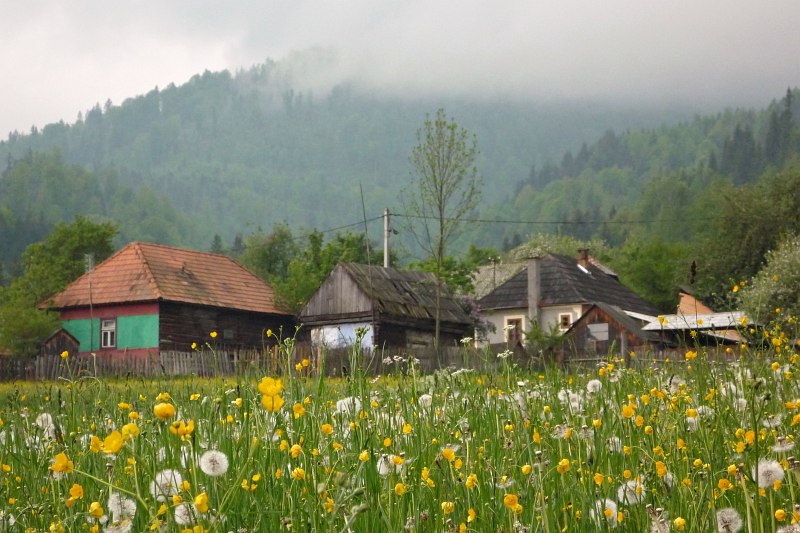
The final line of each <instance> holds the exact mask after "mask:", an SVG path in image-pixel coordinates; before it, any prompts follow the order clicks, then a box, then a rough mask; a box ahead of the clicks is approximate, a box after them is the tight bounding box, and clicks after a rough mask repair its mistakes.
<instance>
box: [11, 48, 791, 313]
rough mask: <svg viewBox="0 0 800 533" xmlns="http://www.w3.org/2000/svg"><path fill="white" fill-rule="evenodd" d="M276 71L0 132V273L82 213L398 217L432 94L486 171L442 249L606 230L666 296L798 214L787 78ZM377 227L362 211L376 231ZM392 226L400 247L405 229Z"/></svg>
mask: <svg viewBox="0 0 800 533" xmlns="http://www.w3.org/2000/svg"><path fill="white" fill-rule="evenodd" d="M286 72H287V68H286V65H281V64H277V63H273V62H267V63H265V64H263V65H259V66H256V67H253V68H251V69H249V70H243V71H240V72H237V73H236V74H235V75H234V74H231V73H229V72H218V73H211V72H206V73H204V74H202V75H197V76H195V77H194V78H192V79H191V80H190V81H189V82H187V83H186V84H184V85H181V86H174V85H170V86H168V87H166V88H164V89H154V90H153V91H151V92H149V93H148V94H146V95H142V96H137V97H134V98H130V99H128V100H126V101H125V102H123V103H121V104H119V105H115V104H113V103H111V102H106V104H105V105H104V106H102V107H101V106H100V105H97V106H95V107H94V108H93V109H91V110H89V111H88V112H86V113H85V115H84V114H80V115H79V116H78V118H77V120H76V121H75V122H74V123H71V124H67V123H63V122H60V123H56V124H49V125H47V126H45V127H43V128H41V129H40V130H39V129H36V128H34V129H32V131H31V132H29V133H27V134H20V133H16V132H15V133H12V134H10V135H9V137H8V139H7V140H5V141H2V142H0V161H2V162H3V163H2V165H3V166H4V167H5V168H4V171H3V173H2V178H0V281H1V282H2V283H8V282H9V281H10V280H11V278H13V277H15V276H17V275H19V274H20V273H21V272H22V265H20V264H19V258H20V254H21V253H22V251H23V250H24V249H25V248H26V247H27V246H28V245H29V244H31V243H34V242H37V241H39V240H41V239H43V238H44V237H45V236H46V235H48V233H49V232H50V231H51V230H52V228H53V227H54V226H55V225H56V224H57V223H59V222H69V221H71V220H72V219H73V218H74V217H75V216H76V215H83V216H86V217H89V218H93V219H96V220H97V221H100V222H102V221H109V222H113V223H116V224H117V227H118V228H119V230H120V231H119V234H118V235H117V237H116V239H117V242H116V244H117V245H121V244H123V243H125V242H127V241H130V240H134V239H138V240H146V241H153V242H161V243H165V244H173V245H185V246H191V247H195V248H201V249H208V248H210V247H211V246H212V243H213V247H214V249H215V250H217V251H222V250H230V249H232V248H233V249H236V250H238V253H242V252H243V251H244V247H245V242H246V240H247V239H248V237H249V236H259V235H260V236H262V237H264V238H271V237H273V236H275V235H278V234H277V233H275V235H271V234H269V232H270V231H273V232H274V229H275V228H283V230H282V231H285V230H286V229H290V231H291V238H292V239H293V240H294V241H295V242H298V243H299V242H300V241H301V240H302V235H304V234H305V233H306V232H308V231H310V230H312V229H316V230H327V229H330V228H336V227H340V226H344V225H349V224H352V223H357V222H359V221H361V220H363V218H364V216H365V215H366V217H367V218H371V219H372V218H375V217H377V216H379V215H380V214H381V213H382V211H383V209H384V208H389V209H390V210H391V211H392V212H393V213H394V214H395V215H396V218H395V221H396V222H395V223H396V224H397V226H398V227H399V226H402V224H403V222H404V219H403V215H404V213H403V206H402V203H401V202H400V201H399V199H398V198H399V193H400V191H401V190H402V189H403V188H404V187H406V186H408V184H409V183H410V182H411V177H412V176H411V165H410V164H409V159H408V158H409V155H410V152H411V148H412V146H413V145H414V144H415V142H416V138H415V134H416V132H417V130H418V129H419V128H420V126H421V124H422V123H423V121H424V120H425V117H426V114H429V113H433V112H435V110H436V109H437V108H439V107H445V108H446V110H447V113H448V114H449V115H450V116H452V117H453V118H454V119H455V120H456V121H458V123H459V125H461V126H463V127H465V128H466V129H467V130H468V131H470V132H471V133H474V134H475V136H476V140H477V144H478V149H479V150H480V155H479V157H478V160H477V164H478V167H479V168H478V170H479V172H480V174H481V175H482V176H483V182H484V186H483V200H482V204H481V207H480V209H479V211H478V212H477V213H475V214H474V217H473V218H474V220H473V221H472V222H469V223H467V224H466V226H465V229H464V232H463V234H462V236H461V238H460V240H459V241H457V246H456V249H455V250H454V252H455V253H461V252H462V251H465V250H467V248H468V247H469V245H477V246H479V247H482V248H484V249H495V250H498V251H503V250H510V249H512V248H514V247H515V246H517V245H519V244H521V243H523V242H525V241H528V240H529V239H530V237H531V236H534V235H537V234H541V233H544V234H555V235H560V236H566V235H569V236H571V237H574V238H578V239H582V240H589V239H594V240H595V242H600V241H602V242H603V243H604V247H603V250H604V252H603V253H604V254H605V255H606V257H604V259H605V260H607V261H608V262H610V263H611V264H612V265H613V266H614V267H615V268H617V269H618V270H619V271H620V273H621V274H623V275H624V277H625V278H627V280H626V281H628V282H629V283H630V284H631V285H632V286H633V287H634V288H635V289H636V290H638V291H639V292H640V293H642V294H643V295H644V296H645V297H647V298H648V299H650V300H651V301H653V302H654V303H657V304H658V305H660V306H661V307H662V308H664V309H669V308H670V305H672V299H674V295H675V294H676V293H675V288H676V287H677V286H678V285H681V284H686V283H689V284H692V285H694V286H695V287H696V289H697V291H698V293H699V294H700V295H701V296H709V297H712V298H714V299H715V301H717V302H722V297H720V296H719V293H720V288H721V287H723V286H724V285H726V284H728V283H729V281H730V280H731V279H745V278H747V277H749V276H752V275H754V274H755V273H756V271H757V270H758V268H759V267H760V266H761V265H762V263H763V261H764V257H765V254H766V252H767V251H768V250H770V249H771V248H773V247H774V246H776V245H777V242H778V239H779V238H780V236H781V235H782V234H784V233H787V234H788V233H792V232H793V231H797V226H798V223H797V218H798V217H797V215H796V213H797V212H798V209H795V208H800V201H799V200H798V199H797V198H795V197H796V195H797V193H795V192H794V191H795V190H800V179H798V172H799V171H798V170H797V169H796V167H795V166H792V165H793V163H794V162H795V161H796V160H797V154H798V152H799V151H798V130H797V128H796V125H795V122H796V121H795V120H794V117H797V116H800V100H799V99H798V98H797V97H796V96H795V95H794V93H791V92H787V94H786V95H785V96H784V97H783V98H781V99H777V98H776V99H773V100H772V102H771V103H769V104H767V102H768V101H769V98H770V97H773V96H775V95H765V108H764V109H761V110H748V109H736V110H732V109H729V110H721V111H720V112H719V113H717V114H716V115H712V116H694V117H688V116H686V114H685V113H684V112H681V111H675V110H672V111H671V112H667V111H665V110H663V109H660V110H659V109H653V110H649V111H646V112H643V111H642V110H641V109H638V110H633V109H630V110H622V109H619V108H611V107H602V106H597V105H590V104H588V103H584V104H577V103H574V102H573V103H562V104H558V105H556V104H549V105H538V106H537V105H529V104H521V103H514V102H489V101H480V102H478V101H466V100H460V101H446V102H445V101H435V100H421V99H407V100H406V99H400V98H386V97H378V96H376V95H366V94H362V93H359V92H358V91H356V90H355V89H353V88H351V87H348V86H339V87H336V88H334V89H333V90H331V91H330V92H329V93H328V92H326V93H325V94H324V95H316V94H314V93H313V92H311V91H299V90H295V89H293V86H292V80H291V77H290V76H287V74H286ZM795 186H796V187H795ZM362 191H363V201H364V204H363V208H362ZM381 229H382V227H381V224H380V222H376V223H374V225H373V231H374V233H373V234H372V235H371V237H372V239H377V238H378V237H379V235H380V230H381ZM315 235H316V236H315V237H314V238H315V239H317V240H319V235H327V234H315ZM393 239H394V240H395V247H396V249H397V246H398V245H399V246H400V247H402V245H403V244H404V241H403V240H404V239H408V235H407V234H406V235H403V234H402V233H401V235H400V236H399V237H393ZM255 240H258V239H255ZM253 242H254V241H253ZM315 242H316V241H315ZM405 244H406V245H408V242H407V241H406V243H405ZM316 246H317V248H320V247H321V246H322V242H321V241H320V242H316ZM298 253H300V252H298ZM287 257H288V256H287ZM289 259H291V257H289ZM406 259H407V261H408V260H411V259H412V258H410V257H407V258H406ZM416 259H424V258H419V257H417V258H416ZM287 264H288V259H287ZM690 265H692V269H694V270H692V271H691V273H690V269H689V266H690ZM318 274H319V275H324V273H318ZM273 281H275V282H276V283H278V284H280V280H273ZM715 295H716V296H715Z"/></svg>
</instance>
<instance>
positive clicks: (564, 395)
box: [558, 389, 572, 403]
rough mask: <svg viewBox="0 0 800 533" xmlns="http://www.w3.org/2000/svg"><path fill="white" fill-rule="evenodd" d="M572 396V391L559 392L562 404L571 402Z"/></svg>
mask: <svg viewBox="0 0 800 533" xmlns="http://www.w3.org/2000/svg"><path fill="white" fill-rule="evenodd" d="M570 394H572V391H569V390H567V389H561V390H560V391H558V400H559V401H560V402H561V403H567V402H568V401H569V395H570Z"/></svg>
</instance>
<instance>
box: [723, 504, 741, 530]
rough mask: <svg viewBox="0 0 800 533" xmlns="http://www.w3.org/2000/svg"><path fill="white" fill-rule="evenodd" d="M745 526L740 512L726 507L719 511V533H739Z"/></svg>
mask: <svg viewBox="0 0 800 533" xmlns="http://www.w3.org/2000/svg"><path fill="white" fill-rule="evenodd" d="M742 526H743V523H742V517H741V516H739V511H737V510H736V509H734V508H733V507H726V508H725V509H720V510H719V511H717V531H718V532H719V533H737V532H738V531H741V529H742Z"/></svg>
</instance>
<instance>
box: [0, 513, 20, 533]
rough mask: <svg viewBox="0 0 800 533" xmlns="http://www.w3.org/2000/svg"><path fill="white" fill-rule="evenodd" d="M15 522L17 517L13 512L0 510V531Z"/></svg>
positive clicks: (7, 528) (5, 529)
mask: <svg viewBox="0 0 800 533" xmlns="http://www.w3.org/2000/svg"><path fill="white" fill-rule="evenodd" d="M16 523H17V519H16V518H15V517H14V515H13V514H11V513H6V512H5V511H2V510H0V531H7V530H9V528H11V527H12V526H13V525H14V524H16Z"/></svg>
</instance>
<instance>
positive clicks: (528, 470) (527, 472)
mask: <svg viewBox="0 0 800 533" xmlns="http://www.w3.org/2000/svg"><path fill="white" fill-rule="evenodd" d="M520 470H521V471H522V475H523V476H529V475H530V473H531V471H532V470H533V467H532V466H531V465H529V464H524V465H522V466H521V467H520Z"/></svg>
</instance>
